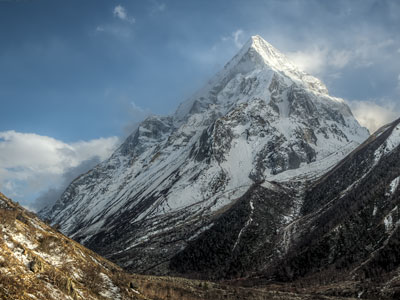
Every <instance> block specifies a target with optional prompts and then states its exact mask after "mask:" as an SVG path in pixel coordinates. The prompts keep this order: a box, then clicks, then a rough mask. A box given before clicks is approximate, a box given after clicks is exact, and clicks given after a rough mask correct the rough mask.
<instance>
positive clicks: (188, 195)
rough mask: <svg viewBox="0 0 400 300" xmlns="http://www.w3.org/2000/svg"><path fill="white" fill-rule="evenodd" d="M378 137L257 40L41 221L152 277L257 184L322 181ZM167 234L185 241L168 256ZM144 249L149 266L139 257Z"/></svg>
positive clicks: (144, 127)
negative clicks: (344, 159)
mask: <svg viewBox="0 0 400 300" xmlns="http://www.w3.org/2000/svg"><path fill="white" fill-rule="evenodd" d="M367 137H368V131H367V130H366V129H365V128H362V127H361V126H360V125H359V124H358V122H357V121H356V120H355V119H354V117H353V115H352V114H351V111H350V109H349V107H348V106H347V105H346V104H345V103H344V102H343V101H342V100H341V99H337V98H333V97H330V96H329V95H328V94H327V90H326V88H325V86H324V85H323V84H322V83H321V81H319V80H318V79H316V78H314V77H312V76H310V75H307V74H306V73H304V72H303V71H300V70H299V69H297V68H296V67H295V66H294V65H293V64H292V63H291V62H290V61H289V60H288V59H286V58H285V56H284V55H283V54H281V53H280V52H279V51H278V50H276V49H275V48H274V47H273V46H271V45H270V44H268V43H267V42H265V41H264V40H263V39H262V38H261V37H259V36H254V37H252V38H251V39H250V40H249V41H248V42H247V43H246V45H244V46H243V48H242V49H241V50H240V51H239V53H238V54H237V55H236V56H235V57H233V58H232V60H231V61H230V62H228V64H226V65H225V67H224V68H223V69H222V70H221V71H220V72H219V73H218V74H217V75H216V76H214V78H213V79H211V80H210V81H209V82H208V83H207V84H206V85H205V86H204V87H203V88H202V89H200V90H199V91H198V92H197V93H195V94H194V95H193V96H192V97H191V98H189V99H188V100H187V101H185V102H183V103H182V104H181V105H180V106H179V107H178V109H177V111H176V113H175V114H174V115H172V116H167V117H150V118H148V119H146V120H145V121H143V122H142V123H141V124H140V125H139V126H138V128H137V130H136V131H135V132H133V133H132V135H131V136H129V137H128V138H127V140H126V141H125V142H124V143H123V144H122V145H121V147H120V148H119V149H118V150H117V151H116V152H115V153H114V154H113V155H112V157H111V158H110V159H109V160H107V161H105V162H103V163H102V164H100V165H99V166H97V167H96V168H94V169H93V170H92V171H90V172H88V173H86V174H84V175H82V176H80V177H79V178H77V179H76V180H75V181H74V182H72V183H71V185H70V186H69V187H68V188H67V189H66V191H65V192H64V194H63V195H62V196H61V198H60V199H59V200H58V201H57V203H56V204H55V205H54V206H53V207H50V208H47V209H45V210H43V211H42V212H41V215H42V216H43V217H46V218H50V219H51V220H52V221H53V223H59V224H60V225H61V229H62V230H63V232H65V233H67V234H69V235H71V236H73V237H74V238H76V239H78V240H80V241H82V242H83V243H84V244H85V245H88V246H90V247H92V248H93V249H96V250H98V251H100V252H101V253H103V254H107V255H108V257H111V256H113V255H116V257H121V260H119V259H117V258H116V259H117V260H118V261H119V262H120V263H121V264H122V265H124V266H127V267H132V268H133V267H135V268H136V270H148V269H149V268H150V269H151V268H153V266H155V265H157V264H158V262H159V261H163V260H168V259H169V258H170V257H171V255H173V254H174V253H176V251H178V250H180V249H182V248H184V247H185V246H186V244H187V241H188V240H190V239H193V238H194V237H195V236H196V235H197V234H199V233H200V232H201V231H203V230H205V228H207V226H209V225H210V224H211V223H212V222H213V220H214V219H215V218H218V215H219V213H220V212H221V211H223V210H225V209H227V207H230V206H231V205H232V204H233V203H234V202H235V200H236V199H238V198H239V197H241V196H242V195H243V194H245V193H246V192H247V191H248V190H249V189H250V188H251V187H252V186H253V185H254V184H255V183H259V182H263V181H280V182H286V181H288V180H291V179H293V178H299V177H301V175H302V180H305V179H309V178H315V177H316V176H317V175H320V174H322V173H323V172H326V171H327V170H329V169H330V168H331V167H332V166H333V165H334V164H335V162H337V161H338V160H340V159H341V158H342V157H343V156H344V155H346V154H347V153H349V152H350V151H352V150H353V149H354V148H355V147H356V146H357V145H359V144H360V143H361V142H363V141H364V139H366V138H367ZM176 224H180V228H181V229H180V230H179V232H178V231H177V230H176ZM121 226H122V227H123V228H124V230H121ZM116 232H118V234H116ZM160 232H162V233H163V234H162V236H163V237H166V239H167V240H168V239H173V240H174V242H171V243H170V244H169V246H168V247H167V248H165V247H163V246H159V245H158V246H155V245H154V243H156V244H157V243H160V240H159V238H160ZM104 239H106V240H107V243H106V244H108V245H109V248H108V247H104V242H105V240H104ZM138 247H139V248H140V247H144V250H143V251H144V252H143V255H144V256H145V258H143V259H141V260H133V259H131V258H132V257H131V255H136V254H133V253H137V252H138V251H137V249H139V248H138ZM159 267H160V268H161V266H158V265H157V268H159ZM164 267H165V266H164Z"/></svg>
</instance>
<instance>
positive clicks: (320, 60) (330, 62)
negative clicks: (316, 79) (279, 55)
mask: <svg viewBox="0 0 400 300" xmlns="http://www.w3.org/2000/svg"><path fill="white" fill-rule="evenodd" d="M286 55H287V56H288V57H289V59H290V60H292V61H293V62H294V63H295V65H296V66H298V67H299V68H300V69H301V70H304V71H306V72H308V73H310V74H314V75H318V74H322V73H324V72H326V71H327V70H329V71H330V72H332V70H340V69H343V68H344V67H346V66H347V65H348V64H349V62H350V60H351V59H352V57H353V54H352V53H351V52H350V51H347V50H331V49H329V48H327V47H318V46H314V47H313V48H311V49H308V50H304V51H295V52H289V53H287V54H286Z"/></svg>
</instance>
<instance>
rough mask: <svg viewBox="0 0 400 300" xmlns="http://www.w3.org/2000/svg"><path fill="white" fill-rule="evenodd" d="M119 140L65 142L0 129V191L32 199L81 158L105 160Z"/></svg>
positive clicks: (101, 139)
mask: <svg viewBox="0 0 400 300" xmlns="http://www.w3.org/2000/svg"><path fill="white" fill-rule="evenodd" d="M118 142H119V139H118V138H117V137H110V138H99V139H94V140H90V141H79V142H75V143H65V142H62V141H60V140H56V139H54V138H51V137H48V136H41V135H37V134H34V133H20V132H16V131H3V132H0V190H2V192H3V193H5V194H7V195H9V196H11V197H17V198H20V199H28V198H31V197H32V195H34V194H36V193H38V192H40V191H42V190H44V189H47V188H48V187H49V186H51V185H56V184H57V183H58V182H59V180H60V179H61V178H62V176H63V174H64V173H65V172H66V171H67V170H69V169H71V168H73V167H77V166H78V165H80V164H81V163H82V162H83V161H86V160H91V159H93V158H95V157H98V158H99V159H100V160H104V159H106V158H107V157H108V156H109V155H110V154H111V153H112V151H113V150H114V149H115V147H116V145H117V144H118Z"/></svg>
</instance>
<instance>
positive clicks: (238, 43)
mask: <svg viewBox="0 0 400 300" xmlns="http://www.w3.org/2000/svg"><path fill="white" fill-rule="evenodd" d="M242 35H243V30H242V29H239V30H236V31H235V32H234V33H232V36H233V41H234V43H235V45H236V47H237V48H242V47H243V43H242V42H241V37H242Z"/></svg>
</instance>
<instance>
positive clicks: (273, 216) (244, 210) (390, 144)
mask: <svg viewBox="0 0 400 300" xmlns="http://www.w3.org/2000/svg"><path fill="white" fill-rule="evenodd" d="M399 183H400V119H399V120H397V121H395V122H393V123H391V124H388V125H387V126H384V127H383V128H381V129H380V130H378V131H377V132H376V133H375V134H374V135H372V136H371V137H370V138H369V139H368V140H367V141H366V142H364V143H363V144H362V145H360V146H359V147H358V148H357V149H356V150H354V151H353V152H352V153H351V154H349V155H348V156H347V157H346V158H345V159H343V160H342V161H340V162H339V163H338V164H337V165H336V166H335V167H334V168H333V169H332V170H330V171H329V172H327V173H326V174H324V175H323V176H322V177H320V178H318V179H317V180H314V181H313V182H311V183H309V185H308V186H304V187H303V188H301V186H296V185H295V184H294V183H293V182H292V183H291V184H292V186H288V184H285V185H282V183H280V184H278V183H275V184H274V185H271V183H268V184H266V183H259V184H254V185H253V187H252V190H249V191H248V192H247V193H246V194H245V195H244V196H243V197H241V198H240V199H239V201H238V202H237V203H236V204H235V205H236V207H232V208H231V209H230V210H229V211H227V212H225V213H224V214H223V215H222V217H220V218H219V219H218V221H217V222H215V224H214V226H213V227H211V228H210V229H209V230H208V231H206V232H204V233H203V234H202V235H200V236H199V238H197V239H196V240H194V241H192V242H190V243H189V246H188V247H186V248H185V249H184V250H183V251H181V252H179V253H178V254H177V255H175V256H174V257H173V258H172V259H171V263H170V268H171V269H172V270H176V271H177V272H178V273H179V274H183V275H184V276H191V277H206V278H226V277H231V278H238V277H239V278H243V277H244V278H246V280H245V282H247V284H249V285H256V286H257V285H259V284H260V283H262V284H265V283H267V282H270V281H271V280H273V281H279V282H291V283H292V284H293V285H294V286H299V287H307V288H310V287H313V288H315V287H320V288H321V287H322V286H324V285H330V287H329V289H330V290H331V293H332V294H333V295H342V296H345V295H352V296H357V295H358V296H359V297H361V296H362V298H368V299H398V298H399V296H400V251H399V249H398V245H399V242H400V227H399V226H400V212H399V207H400V188H399ZM299 190H303V191H304V192H303V193H301V194H300V195H298V194H297V195H296V193H295V191H299ZM296 201H298V202H299V203H300V204H301V205H300V209H299V211H298V214H297V215H296V216H295V217H294V218H291V216H285V214H284V211H285V210H286V209H287V206H288V205H290V203H293V202H296ZM288 217H289V222H287V218H288ZM285 221H286V223H285ZM238 239H240V240H243V241H244V242H243V243H241V244H240V243H238V242H237V241H238ZM343 283H346V284H345V286H346V288H343Z"/></svg>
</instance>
